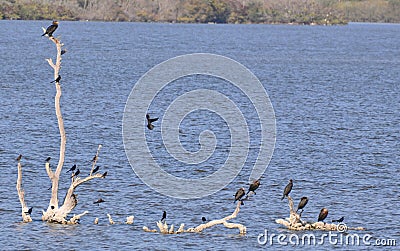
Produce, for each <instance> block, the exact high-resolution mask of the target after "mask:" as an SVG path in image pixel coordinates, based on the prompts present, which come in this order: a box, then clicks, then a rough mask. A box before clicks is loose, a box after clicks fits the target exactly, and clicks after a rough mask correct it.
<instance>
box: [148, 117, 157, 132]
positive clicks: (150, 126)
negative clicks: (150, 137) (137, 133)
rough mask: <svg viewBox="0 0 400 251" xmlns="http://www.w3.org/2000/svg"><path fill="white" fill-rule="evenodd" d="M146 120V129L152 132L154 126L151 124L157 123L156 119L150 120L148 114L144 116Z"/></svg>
mask: <svg viewBox="0 0 400 251" xmlns="http://www.w3.org/2000/svg"><path fill="white" fill-rule="evenodd" d="M146 119H147V128H149V130H153V128H154V126H153V124H152V123H153V122H154V121H157V120H158V118H154V119H151V118H150V115H149V114H146Z"/></svg>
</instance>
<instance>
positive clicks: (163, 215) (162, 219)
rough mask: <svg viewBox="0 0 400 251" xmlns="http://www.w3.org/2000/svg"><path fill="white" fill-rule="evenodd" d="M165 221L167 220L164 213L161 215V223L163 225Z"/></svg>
mask: <svg viewBox="0 0 400 251" xmlns="http://www.w3.org/2000/svg"><path fill="white" fill-rule="evenodd" d="M165 219H167V212H166V211H164V212H163V214H162V218H161V222H162V223H165Z"/></svg>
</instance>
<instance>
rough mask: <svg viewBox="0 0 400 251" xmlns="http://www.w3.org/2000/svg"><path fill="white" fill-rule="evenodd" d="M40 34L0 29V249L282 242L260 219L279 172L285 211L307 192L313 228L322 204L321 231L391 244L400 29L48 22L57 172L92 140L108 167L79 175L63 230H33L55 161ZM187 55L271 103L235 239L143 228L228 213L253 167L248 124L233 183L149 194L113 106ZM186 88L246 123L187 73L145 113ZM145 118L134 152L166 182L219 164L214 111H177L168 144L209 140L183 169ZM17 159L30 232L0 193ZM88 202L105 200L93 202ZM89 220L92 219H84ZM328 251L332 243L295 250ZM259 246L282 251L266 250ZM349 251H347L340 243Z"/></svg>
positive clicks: (278, 210)
mask: <svg viewBox="0 0 400 251" xmlns="http://www.w3.org/2000/svg"><path fill="white" fill-rule="evenodd" d="M47 25H49V22H48V21H47V22H46V21H0V33H1V34H3V35H2V36H1V38H0V66H1V67H0V76H1V78H0V89H1V91H0V104H1V105H0V117H1V120H0V168H1V170H2V173H1V176H0V222H1V224H2V227H1V228H0V243H1V244H0V245H1V249H2V250H28V249H29V250H38V249H44V250H46V249H59V250H75V249H79V250H92V249H96V250H102V249H113V250H116V249H118V250H119V249H122V250H126V249H130V250H132V249H157V250H167V249H168V250H171V249H202V250H226V249H228V248H231V249H234V250H236V249H257V248H271V247H270V246H269V245H266V246H262V245H260V244H259V243H258V241H257V237H258V235H259V234H262V233H264V231H265V229H267V230H268V232H269V233H274V234H281V233H283V234H285V235H290V234H292V233H295V232H291V231H288V230H285V229H284V228H282V227H281V226H280V225H278V224H276V223H275V219H278V218H283V217H286V216H288V211H289V210H288V206H287V203H286V201H281V195H282V191H283V188H284V187H285V185H286V184H287V181H288V179H290V178H292V179H293V180H294V187H293V190H292V192H291V195H292V197H293V198H294V199H295V200H296V201H295V203H296V204H297V201H298V200H299V199H300V198H301V197H302V196H308V197H309V199H310V201H309V203H308V205H307V206H306V208H305V209H306V210H305V212H304V213H303V218H304V219H306V220H309V221H315V220H316V219H317V217H318V213H319V211H320V209H321V208H322V207H327V208H328V209H329V215H328V218H327V221H328V222H330V221H331V220H332V219H336V218H340V217H341V216H344V217H345V222H346V224H347V225H348V226H350V227H352V226H354V227H356V226H362V227H365V228H366V229H367V230H366V231H362V232H355V231H354V232H353V231H351V232H350V233H358V234H360V235H364V234H370V235H372V236H373V240H375V239H379V238H392V239H396V240H397V245H400V244H399V242H400V230H399V228H398V223H397V222H398V220H399V218H400V217H399V216H400V212H399V210H398V206H399V204H400V195H399V190H400V189H399V188H400V179H399V163H400V161H399V160H400V155H399V153H400V130H399V129H400V127H399V125H400V95H399V84H400V44H399V41H400V25H398V24H359V23H351V24H349V25H346V26H332V27H328V26H289V25H200V24H144V23H103V22H60V26H59V28H58V30H57V31H56V32H55V33H54V35H55V36H59V37H60V38H61V40H62V42H63V43H64V44H65V47H66V48H67V49H68V52H67V54H65V55H64V57H63V61H62V70H61V75H62V86H63V94H62V100H61V103H62V112H63V117H64V123H65V129H66V132H67V149H66V159H65V170H67V169H66V168H69V167H70V166H72V165H73V164H75V163H76V164H77V165H78V166H79V167H80V168H81V172H82V173H83V174H85V173H86V174H88V173H89V171H90V167H89V166H90V160H91V159H92V157H93V155H94V154H95V152H96V149H97V146H98V144H102V145H103V148H102V150H101V153H100V159H99V162H98V164H99V165H100V166H101V169H102V170H107V171H108V173H109V176H108V177H107V178H106V179H105V180H93V181H92V182H89V183H86V184H84V185H82V186H80V187H78V189H77V190H76V193H77V194H78V200H79V202H78V206H77V207H76V208H75V209H74V211H73V213H81V212H83V211H85V210H88V211H90V213H89V214H88V215H86V216H84V217H83V218H82V219H81V224H79V225H75V226H60V225H52V224H47V223H43V222H42V221H41V210H42V209H46V208H47V206H48V202H49V199H50V191H49V190H48V188H49V187H50V181H49V178H48V176H47V174H46V171H45V168H44V159H46V158H47V157H48V156H51V157H52V158H53V161H52V164H53V166H55V165H56V163H57V162H56V161H57V158H58V149H59V132H58V126H57V120H56V116H55V111H54V95H55V88H54V85H53V84H49V82H50V81H51V80H52V79H53V72H52V69H51V68H50V67H49V66H48V64H47V62H46V61H45V59H46V58H49V57H54V55H55V47H54V45H53V44H52V43H51V42H50V41H49V40H48V39H46V38H44V37H41V36H40V35H41V34H42V30H41V27H42V26H47ZM189 53H214V54H218V55H223V56H226V57H229V58H231V59H233V60H236V61H238V62H239V63H241V64H243V65H244V66H245V67H247V68H248V69H250V70H251V71H252V72H253V73H254V74H255V76H257V77H258V79H259V80H260V81H261V83H262V85H263V86H264V88H265V90H266V91H267V93H268V95H269V98H270V100H271V103H272V105H273V107H274V111H275V116H276V129H277V131H276V145H275V150H274V153H273V157H272V159H271V162H270V163H269V166H268V168H267V170H266V172H265V173H264V175H263V177H262V179H261V186H260V188H259V189H258V190H257V195H255V196H252V197H251V200H249V201H247V202H246V203H245V205H244V206H243V207H242V208H241V211H240V213H239V216H238V217H237V218H236V219H234V220H232V222H238V223H242V224H244V225H246V227H247V234H246V236H240V235H238V231H237V230H235V229H230V230H228V229H225V228H223V227H221V226H218V227H215V228H212V229H208V230H206V231H205V232H203V233H201V234H181V235H160V234H155V233H145V232H143V230H142V227H143V226H148V227H150V228H156V225H155V222H156V221H157V220H159V219H160V218H161V215H162V211H163V210H166V211H167V212H168V217H167V222H168V223H170V224H171V223H172V224H174V225H175V226H178V225H179V224H180V223H185V225H186V227H192V226H196V225H198V224H201V223H202V222H201V217H202V216H205V217H206V218H207V219H210V220H211V219H219V218H222V217H224V216H227V215H229V214H230V213H231V212H233V210H234V208H235V205H234V204H233V203H232V199H233V196H232V195H233V194H234V193H235V192H236V190H237V188H239V187H242V186H243V187H245V188H247V187H248V180H249V175H250V172H251V169H252V164H253V163H254V161H255V160H256V158H257V154H258V152H257V147H258V146H259V144H257V142H259V138H257V137H259V133H258V132H259V126H258V125H257V124H256V125H255V126H253V127H250V129H249V130H250V136H251V137H252V138H251V140H250V146H251V150H250V153H249V157H248V159H247V161H246V163H245V165H244V167H243V169H242V170H241V172H240V173H239V175H238V176H237V177H236V178H235V179H234V180H233V181H232V182H231V183H230V184H228V185H227V186H226V187H225V188H224V189H222V190H221V191H219V192H217V193H214V194H212V195H209V196H207V197H205V198H201V199H191V200H181V199H176V198H172V197H167V196H164V195H162V194H160V193H158V192H156V191H154V190H153V189H152V188H150V187H148V186H147V185H146V184H145V183H143V182H142V181H141V180H140V179H139V178H138V177H137V175H136V174H135V172H134V171H133V170H132V167H131V165H130V164H129V161H128V158H127V156H126V155H125V150H124V144H123V139H122V119H123V113H124V109H125V103H126V100H127V98H128V96H129V94H130V92H131V90H132V88H133V86H134V85H135V83H136V82H137V81H138V80H139V79H140V77H141V76H142V75H143V74H145V73H146V72H147V71H148V70H150V69H151V68H152V67H154V66H155V65H157V64H159V63H161V62H163V61H165V60H168V59H170V58H172V57H175V56H180V55H185V54H189ZM183 83H184V84H183ZM196 88H209V89H213V90H216V91H219V92H221V93H223V94H225V95H227V96H229V97H230V98H231V99H232V100H233V101H234V102H235V103H238V107H240V109H241V111H243V114H245V116H246V120H247V121H250V120H251V119H252V118H253V117H254V116H255V111H254V108H253V107H252V105H251V101H249V100H248V99H247V98H246V97H245V96H244V95H243V94H242V93H241V92H240V91H239V90H237V89H235V88H233V87H229V83H226V82H224V81H222V80H218V79H215V78H209V77H201V76H199V77H194V78H190V77H188V78H185V79H183V80H180V81H179V80H178V81H176V82H174V83H171V85H170V86H169V87H166V88H165V89H164V90H163V92H162V93H160V95H158V97H157V99H156V100H155V101H154V102H153V103H152V104H151V106H150V108H149V110H150V113H151V114H152V115H154V116H157V117H160V118H162V116H163V111H164V110H165V109H166V107H168V105H169V103H170V102H171V101H173V100H174V99H176V98H177V97H178V96H179V95H181V94H182V93H184V92H185V91H188V90H193V89H196ZM143 121H144V119H143ZM143 123H144V122H143ZM154 125H155V126H156V128H155V129H154V131H151V133H150V132H148V131H146V138H147V139H148V141H149V149H150V150H151V151H152V154H153V156H154V158H155V159H156V160H157V163H159V165H160V166H162V168H163V169H164V170H168V172H170V173H172V174H174V175H176V176H177V177H184V178H201V177H204V176H206V175H209V174H211V173H213V172H215V171H216V169H217V168H218V166H219V165H221V163H224V161H225V159H226V157H227V152H226V151H229V149H227V147H226V146H227V145H228V144H229V137H230V135H229V133H228V131H229V130H227V125H226V124H225V123H224V121H223V120H222V119H221V118H220V117H218V116H217V115H215V114H213V113H210V112H207V111H199V112H197V113H191V114H189V116H187V117H186V118H185V119H184V120H183V121H182V124H181V126H182V128H180V129H181V130H182V132H183V135H181V137H180V139H181V141H182V145H183V146H184V147H185V148H186V149H188V150H190V151H197V150H199V142H198V137H199V134H200V133H201V132H202V131H204V130H210V131H213V132H214V133H215V135H217V140H218V141H217V142H218V143H217V148H216V152H215V154H214V155H213V156H212V158H211V159H209V160H208V161H207V162H205V163H202V164H199V165H198V166H187V165H184V164H182V163H179V162H177V161H176V160H174V159H173V158H171V157H170V156H168V151H166V150H165V149H163V148H162V142H161V143H160V141H161V140H162V138H161V136H160V135H161V134H160V126H161V121H158V122H155V123H154ZM143 126H144V124H143ZM20 153H21V154H23V155H24V157H23V161H22V164H23V186H24V189H25V191H26V202H27V204H28V206H29V207H31V206H32V207H34V209H33V213H32V218H33V220H34V221H33V222H32V223H29V224H23V223H20V221H21V216H20V214H21V209H20V203H19V200H18V194H17V191H16V189H15V184H16V177H17V163H16V161H15V158H16V157H17V156H18V154H20ZM139 164H140V165H146V163H136V165H139ZM134 165H135V163H134V164H133V166H134ZM160 182H163V181H162V180H160ZM68 186H69V176H68V175H66V174H65V171H64V173H63V175H62V176H61V183H60V193H59V198H60V200H62V199H63V198H64V194H65V192H66V190H67V188H68ZM100 197H101V198H103V199H104V200H105V201H106V202H105V203H103V204H100V205H99V206H97V205H93V201H96V200H97V199H98V198H100ZM107 213H110V214H111V215H112V216H113V219H114V221H116V222H123V221H125V219H126V216H129V215H134V216H135V223H134V224H133V225H125V224H116V225H109V224H108V219H107V216H106V214H107ZM96 217H98V218H99V220H100V221H99V225H94V224H93V221H94V219H95V218H96ZM296 234H299V235H300V236H301V235H302V234H305V233H304V232H301V233H296ZM314 234H315V235H317V236H320V235H321V234H322V233H319V232H314ZM334 247H338V245H333V244H330V243H325V244H324V245H321V246H317V247H315V246H311V247H310V246H303V247H301V248H311V249H313V248H317V249H318V250H330V249H331V248H334ZM340 247H343V246H340ZM272 248H274V249H282V250H286V249H288V248H294V247H293V246H291V245H289V247H288V246H282V245H279V244H274V246H273V247H272ZM353 248H354V249H358V248H359V247H356V246H347V247H346V249H353ZM362 248H363V249H365V248H366V247H365V246H363V247H362ZM367 248H370V249H374V248H376V247H374V246H371V247H367Z"/></svg>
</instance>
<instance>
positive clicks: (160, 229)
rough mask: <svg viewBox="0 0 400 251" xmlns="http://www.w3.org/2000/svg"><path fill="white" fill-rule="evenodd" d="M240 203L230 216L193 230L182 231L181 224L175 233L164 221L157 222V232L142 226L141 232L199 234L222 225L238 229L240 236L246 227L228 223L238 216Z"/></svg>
mask: <svg viewBox="0 0 400 251" xmlns="http://www.w3.org/2000/svg"><path fill="white" fill-rule="evenodd" d="M241 204H242V203H241V201H238V203H237V205H236V209H235V211H234V212H233V213H232V214H231V215H228V216H226V217H224V218H222V219H219V220H212V221H209V222H207V223H204V224H200V225H198V226H197V227H194V228H188V229H186V230H185V229H184V227H185V224H183V223H182V224H181V225H180V226H179V228H178V230H177V231H175V230H174V225H171V226H170V227H168V224H167V222H166V221H165V222H164V223H163V222H161V221H158V222H157V227H158V231H157V230H156V229H149V228H148V227H146V226H144V227H143V230H144V231H145V232H153V233H157V232H160V233H162V234H180V233H201V232H202V231H203V230H205V229H207V228H210V227H213V226H215V225H221V224H222V225H224V226H225V227H226V228H237V229H239V233H240V234H243V235H244V234H246V227H245V226H244V225H242V224H239V223H230V222H228V221H229V220H231V219H234V218H236V216H237V215H238V214H239V211H240V205H241Z"/></svg>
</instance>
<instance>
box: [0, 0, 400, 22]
mask: <svg viewBox="0 0 400 251" xmlns="http://www.w3.org/2000/svg"><path fill="white" fill-rule="evenodd" d="M0 19H13V20H14V19H23V20H41V19H57V20H93V21H128V22H172V23H267V24H286V23H293V24H328V25H329V24H346V23H347V22H349V21H351V22H387V23H388V22H390V23H400V0H0Z"/></svg>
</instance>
